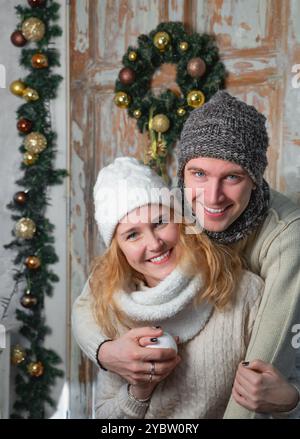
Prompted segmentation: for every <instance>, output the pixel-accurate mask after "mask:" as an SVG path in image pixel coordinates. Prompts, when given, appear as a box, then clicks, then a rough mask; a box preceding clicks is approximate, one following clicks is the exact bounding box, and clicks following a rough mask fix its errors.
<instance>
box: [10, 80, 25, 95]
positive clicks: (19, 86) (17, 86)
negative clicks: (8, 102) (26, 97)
mask: <svg viewBox="0 0 300 439" xmlns="http://www.w3.org/2000/svg"><path fill="white" fill-rule="evenodd" d="M9 89H10V91H11V92H12V94H14V95H15V96H23V93H24V90H25V89H26V85H25V84H24V82H22V81H20V80H17V81H13V82H12V83H11V84H10V86H9Z"/></svg>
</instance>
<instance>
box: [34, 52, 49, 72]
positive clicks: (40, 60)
mask: <svg viewBox="0 0 300 439" xmlns="http://www.w3.org/2000/svg"><path fill="white" fill-rule="evenodd" d="M31 65H32V67H33V68H34V69H44V68H45V67H48V58H47V56H46V55H44V54H43V53H36V54H35V55H33V56H32V58H31Z"/></svg>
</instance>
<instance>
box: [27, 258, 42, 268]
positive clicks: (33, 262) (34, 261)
mask: <svg viewBox="0 0 300 439" xmlns="http://www.w3.org/2000/svg"><path fill="white" fill-rule="evenodd" d="M25 265H26V267H27V268H29V270H37V269H38V268H40V266H41V260H40V258H38V257H37V256H27V258H26V259H25Z"/></svg>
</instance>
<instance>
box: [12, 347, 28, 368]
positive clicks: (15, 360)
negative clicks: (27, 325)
mask: <svg viewBox="0 0 300 439" xmlns="http://www.w3.org/2000/svg"><path fill="white" fill-rule="evenodd" d="M25 358H26V352H25V349H24V348H22V346H20V345H18V344H17V345H15V346H14V347H13V349H12V352H11V362H12V364H14V365H15V366H16V365H17V364H20V363H22V362H23V361H24V360H25Z"/></svg>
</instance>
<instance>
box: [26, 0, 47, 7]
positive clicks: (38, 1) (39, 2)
mask: <svg viewBox="0 0 300 439" xmlns="http://www.w3.org/2000/svg"><path fill="white" fill-rule="evenodd" d="M27 1H28V4H29V6H31V7H32V8H43V7H44V6H45V3H46V0H27Z"/></svg>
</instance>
